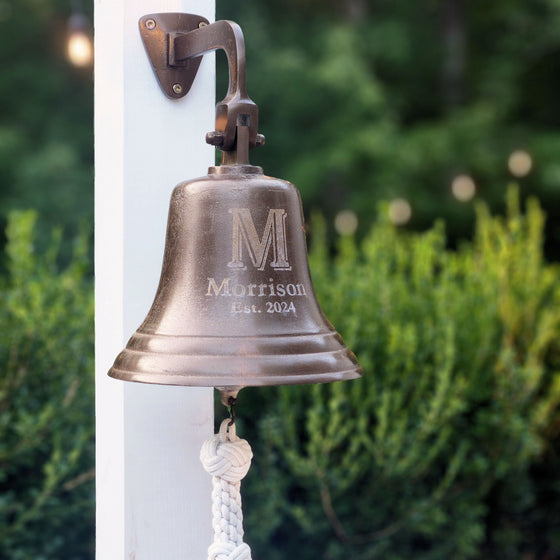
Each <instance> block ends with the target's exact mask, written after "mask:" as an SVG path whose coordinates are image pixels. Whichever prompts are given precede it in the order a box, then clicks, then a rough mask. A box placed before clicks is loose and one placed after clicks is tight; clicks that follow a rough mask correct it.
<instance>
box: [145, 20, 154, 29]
mask: <svg viewBox="0 0 560 560" xmlns="http://www.w3.org/2000/svg"><path fill="white" fill-rule="evenodd" d="M155 27H156V20H155V19H152V18H150V19H147V20H146V29H149V30H150V31H151V30H152V29H155Z"/></svg>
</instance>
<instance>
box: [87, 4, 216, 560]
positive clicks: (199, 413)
mask: <svg viewBox="0 0 560 560" xmlns="http://www.w3.org/2000/svg"><path fill="white" fill-rule="evenodd" d="M155 12H186V13H195V14H200V15H202V16H204V17H206V18H208V19H209V20H210V21H213V19H214V0H197V1H195V0H95V43H96V46H95V58H96V62H95V153H96V156H95V158H96V181H95V190H96V203H95V206H96V207H95V214H96V237H95V245H96V250H95V270H96V395H97V396H96V424H97V469H96V470H97V556H96V557H97V559H98V560H121V559H123V560H124V559H126V560H129V559H134V560H160V559H162V560H163V559H165V560H191V559H195V558H204V557H205V555H206V549H207V547H208V545H209V544H210V542H211V540H212V528H211V480H210V477H209V476H208V475H207V474H206V473H205V472H204V470H203V468H202V466H201V465H200V462H199V451H200V446H201V444H202V442H203V440H204V439H206V438H207V437H208V436H209V435H210V434H211V433H212V431H213V412H212V389H192V388H184V387H161V386H155V385H144V384H136V383H125V382H121V381H116V380H114V379H110V378H108V377H107V371H108V369H109V367H110V366H111V364H112V362H113V360H114V358H115V357H116V355H117V354H118V352H120V350H122V348H123V347H124V345H125V344H126V341H127V340H128V337H129V336H130V335H131V334H132V333H133V332H134V331H135V329H136V328H137V327H138V326H139V324H140V323H141V322H142V320H143V319H144V317H145V315H146V313H147V312H148V309H149V307H150V305H151V303H152V301H153V297H154V294H155V290H156V287H157V283H158V280H159V274H160V271H161V262H162V256H163V249H164V239H165V225H166V219H167V209H168V203H169V197H170V193H171V190H172V189H173V187H174V186H175V185H176V184H177V183H178V182H180V181H182V180H185V179H189V178H194V177H197V176H201V175H205V174H206V171H207V167H208V166H209V165H212V164H213V160H214V150H213V149H212V148H210V147H209V146H207V145H206V144H205V142H204V135H205V133H206V132H207V131H209V130H213V127H214V58H213V56H211V55H206V56H205V57H204V59H203V61H202V64H201V67H200V70H199V73H198V75H197V77H196V80H195V83H194V85H193V87H192V89H191V91H190V93H189V95H188V96H187V97H185V98H183V99H182V100H180V101H172V100H169V99H167V98H166V97H165V96H164V95H163V93H162V92H161V91H160V88H159V85H158V84H157V83H156V80H155V78H154V76H153V73H152V70H151V67H150V63H149V61H148V58H147V57H146V55H145V52H144V47H143V45H142V42H141V39H140V34H139V32H138V19H139V18H140V17H141V16H142V15H145V14H148V13H155Z"/></svg>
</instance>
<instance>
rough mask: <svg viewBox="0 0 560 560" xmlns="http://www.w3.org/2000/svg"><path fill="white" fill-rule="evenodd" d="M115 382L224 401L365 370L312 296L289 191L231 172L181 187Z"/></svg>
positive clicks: (251, 172)
mask: <svg viewBox="0 0 560 560" xmlns="http://www.w3.org/2000/svg"><path fill="white" fill-rule="evenodd" d="M109 375H111V376H112V377H116V378H118V379H124V380H127V381H140V382H144V383H160V384H165V385H193V386H213V387H217V388H219V389H220V390H221V391H223V392H225V393H226V394H227V395H228V396H229V395H235V394H236V392H237V391H238V390H239V389H240V388H241V387H244V386H254V385H284V384H298V383H323V382H327V381H338V380H342V379H353V378H356V377H358V376H359V375H360V369H359V366H358V364H357V362H356V359H355V357H354V355H353V354H352V353H351V352H350V351H349V350H348V349H347V348H346V347H345V346H344V344H343V342H342V340H341V338H340V336H339V335H338V334H337V333H336V331H335V330H334V328H333V327H332V326H331V324H330V323H329V322H328V320H327V319H326V318H325V316H324V315H323V313H322V312H321V309H320V308H319V304H318V303H317V300H316V297H315V294H314V292H313V286H312V284H311V278H310V274H309V267H308V263H307V252H306V246H305V234H304V227H303V217H302V211H301V204H300V198H299V193H298V192H297V190H296V188H295V187H294V186H293V185H292V184H290V183H288V182H286V181H282V180H279V179H273V178H270V177H266V176H265V175H263V174H262V170H261V168H260V167H253V166H240V165H234V166H219V167H215V168H211V169H210V173H209V175H208V176H206V177H202V178H200V179H195V180H193V181H189V182H185V183H181V184H179V185H178V186H177V187H176V188H175V190H174V192H173V195H172V198H171V206H170V211H169V220H168V229H167V239H166V247H165V255H164V261H163V270H162V274H161V280H160V284H159V288H158V290H157V293H156V296H155V300H154V303H153V305H152V308H151V310H150V312H149V313H148V316H147V317H146V320H145V321H144V323H143V324H142V326H141V327H140V328H139V329H138V330H137V331H136V333H135V334H134V335H133V336H132V338H131V339H130V341H129V343H128V345H127V347H126V349H125V350H124V351H123V352H122V353H121V354H120V355H119V356H118V358H117V360H116V361H115V364H114V366H113V367H112V369H111V371H110V373H109Z"/></svg>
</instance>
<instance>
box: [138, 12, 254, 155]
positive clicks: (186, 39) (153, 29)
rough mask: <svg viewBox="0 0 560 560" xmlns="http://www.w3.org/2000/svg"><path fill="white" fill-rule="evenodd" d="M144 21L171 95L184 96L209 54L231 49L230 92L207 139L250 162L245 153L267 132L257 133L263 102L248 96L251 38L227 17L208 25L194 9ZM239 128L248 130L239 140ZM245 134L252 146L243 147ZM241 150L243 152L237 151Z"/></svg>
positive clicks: (154, 61) (228, 52) (142, 27)
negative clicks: (247, 44)
mask: <svg viewBox="0 0 560 560" xmlns="http://www.w3.org/2000/svg"><path fill="white" fill-rule="evenodd" d="M139 26H140V32H141V34H142V38H143V40H144V45H145V47H146V51H147V52H148V56H149V58H150V61H151V63H152V66H153V67H154V71H155V73H156V76H157V78H158V81H159V82H160V86H161V88H162V90H163V91H164V93H165V94H166V95H167V96H168V97H171V98H179V97H183V96H184V95H185V94H186V93H187V92H188V90H189V89H190V87H191V84H192V82H193V80H194V77H195V76H196V72H197V71H198V66H199V64H200V58H201V56H202V55H203V54H205V53H207V52H211V51H214V50H217V49H223V50H224V51H225V53H226V56H227V60H228V65H229V85H228V91H227V94H226V96H225V97H224V99H223V100H222V101H220V102H219V103H218V104H217V105H216V130H215V131H214V132H210V133H208V135H207V137H206V141H207V142H208V143H209V144H213V145H214V146H216V147H218V148H219V149H221V150H223V151H224V152H236V155H235V160H238V159H243V160H245V159H247V161H248V154H247V158H246V157H245V154H244V152H245V151H246V150H248V149H249V148H254V147H255V146H258V145H261V144H263V143H264V137H263V136H262V135H260V134H257V129H258V107H257V105H256V104H255V103H254V102H253V101H252V100H251V99H250V98H249V96H248V95H247V89H246V81H245V41H244V38H243V32H242V31H241V28H240V27H239V25H237V24H236V23H234V22H232V21H227V20H223V21H217V22H215V23H212V24H208V23H207V20H205V19H204V18H202V17H200V16H194V15H191V14H150V15H146V16H143V17H142V18H141V19H140V22H139ZM162 51H163V52H162ZM179 76H180V77H179ZM173 80H175V82H174V83H173ZM238 127H240V129H241V128H243V129H244V130H243V134H240V137H239V139H238ZM240 132H241V130H240ZM247 133H248V134H247ZM241 136H243V144H245V143H246V142H247V140H248V146H241V145H239V146H238V144H239V140H241ZM247 136H248V139H247ZM238 151H240V152H243V154H242V153H239V154H237V152H238ZM224 156H225V154H224ZM238 156H241V157H240V158H238ZM226 159H231V158H226ZM240 163H241V162H240Z"/></svg>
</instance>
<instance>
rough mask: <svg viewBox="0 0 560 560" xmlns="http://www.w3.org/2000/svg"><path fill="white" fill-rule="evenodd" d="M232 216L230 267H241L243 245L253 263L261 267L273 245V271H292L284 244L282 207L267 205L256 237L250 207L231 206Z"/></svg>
mask: <svg viewBox="0 0 560 560" xmlns="http://www.w3.org/2000/svg"><path fill="white" fill-rule="evenodd" d="M230 213H231V214H232V215H233V243H232V250H233V258H232V260H231V262H229V263H228V266H229V267H230V268H242V269H245V268H246V266H245V264H244V263H243V247H245V248H246V249H247V254H248V255H249V257H250V259H251V262H252V263H253V266H254V267H255V268H257V269H258V270H264V267H265V265H266V259H267V257H268V253H269V251H270V248H271V247H272V254H273V260H272V262H271V263H270V266H271V267H272V268H274V269H276V270H291V266H290V263H289V262H288V251H287V247H286V217H287V213H286V211H285V210H284V209H282V208H270V209H269V211H268V217H267V220H266V225H265V226H264V231H263V234H262V237H261V238H260V239H259V235H258V234H257V230H256V228H255V224H254V222H253V218H252V217H251V212H250V211H249V208H230Z"/></svg>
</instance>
